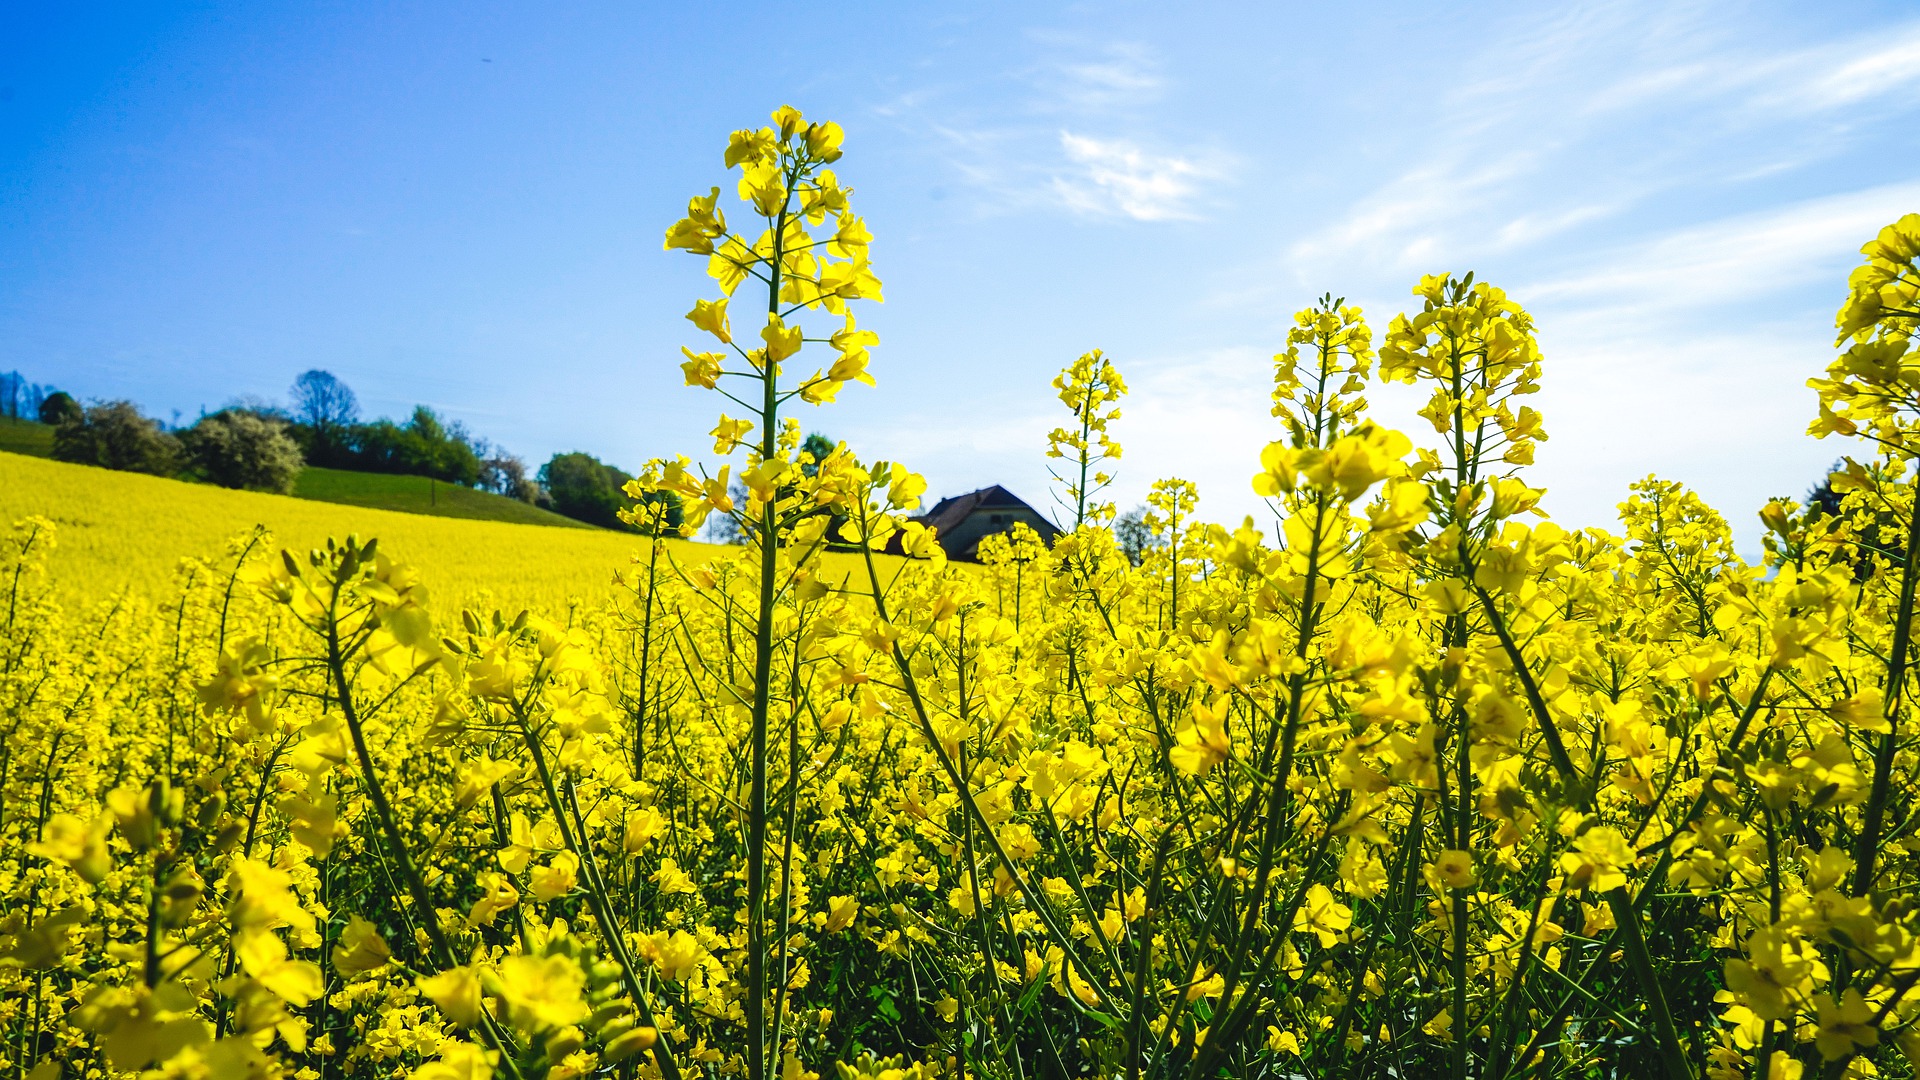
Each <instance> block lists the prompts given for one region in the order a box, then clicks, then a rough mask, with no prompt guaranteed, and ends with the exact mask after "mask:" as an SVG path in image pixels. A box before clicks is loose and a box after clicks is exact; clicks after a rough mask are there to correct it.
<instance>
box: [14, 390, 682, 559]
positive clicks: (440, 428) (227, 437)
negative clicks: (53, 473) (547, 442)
mask: <svg viewBox="0 0 1920 1080" xmlns="http://www.w3.org/2000/svg"><path fill="white" fill-rule="evenodd" d="M0 416H5V417H8V418H12V419H28V418H34V419H38V420H39V421H40V422H41V423H44V424H50V425H52V426H53V429H54V433H53V456H54V457H55V458H57V459H59V460H61V461H69V462H75V463H78V464H83V465H95V466H99V467H101V468H108V469H120V470H124V471H129V472H142V473H150V474H153V475H156V476H178V477H185V478H189V479H197V480H204V481H206V482H208V483H214V484H219V485H221V486H222V487H231V488H245V489H249V490H253V491H272V492H281V493H286V492H290V491H292V490H293V485H294V481H295V480H296V479H297V478H298V477H299V475H300V470H301V469H302V468H303V467H305V466H308V465H314V466H320V467H324V468H333V469H352V470H357V471H360V472H376V473H397V474H401V475H407V476H426V477H432V478H434V479H436V480H440V481H443V482H445V483H449V484H459V485H462V486H465V487H470V488H475V489H477V490H481V491H488V492H492V493H494V494H498V495H504V496H506V497H508V498H513V499H519V500H520V501H522V502H527V503H532V504H534V505H536V506H541V507H545V508H547V509H550V510H552V511H554V512H555V513H559V514H563V515H565V516H567V517H570V518H574V519H575V520H578V521H584V522H587V523H589V524H593V525H599V526H602V527H605V528H609V529H623V530H627V531H634V526H631V525H629V524H627V523H625V522H623V521H621V520H620V516H619V515H620V514H621V512H622V511H627V510H631V509H632V508H633V506H634V503H635V500H634V499H632V498H631V497H629V496H628V495H627V494H626V493H625V491H624V490H623V489H624V488H625V486H626V483H627V481H629V480H631V479H632V477H631V476H629V475H628V474H627V473H625V472H623V471H622V470H620V469H619V468H617V467H615V466H613V465H609V464H607V463H605V462H602V461H600V460H599V459H598V458H595V457H594V456H592V455H591V454H585V453H579V452H574V453H565V454H556V455H554V456H553V458H552V459H550V460H549V461H548V462H547V463H546V464H545V465H543V466H541V467H540V468H539V470H538V471H537V473H536V472H534V471H531V470H529V469H528V468H527V464H526V462H525V461H523V460H521V459H520V458H519V457H517V456H515V455H514V454H512V453H510V452H508V451H507V450H506V449H505V448H503V447H500V446H498V445H496V444H494V443H491V442H489V441H487V440H486V439H483V438H479V437H477V436H475V435H473V434H472V433H471V432H469V431H468V430H467V429H466V427H465V426H464V425H462V424H460V423H459V422H457V421H454V422H448V421H446V420H443V419H441V417H440V416H439V414H437V413H436V412H434V411H433V410H432V409H430V408H428V407H427V406H425V405H419V406H415V408H414V410H413V415H412V416H410V417H408V418H407V419H406V420H405V421H404V422H395V421H393V420H388V419H378V420H371V421H366V422H362V421H361V419H360V402H359V398H358V397H357V396H356V395H355V394H354V392H353V389H352V388H351V387H349V386H348V385H347V384H346V383H345V382H343V381H342V380H340V379H339V378H338V377H336V376H335V375H333V374H332V373H330V372H326V371H321V370H318V369H316V370H312V371H307V372H304V373H302V374H301V375H300V377H299V378H297V379H295V380H294V382H293V387H292V389H291V392H290V394H289V403H288V405H287V406H286V407H284V408H282V407H280V406H278V405H275V404H273V403H270V402H262V401H258V400H251V401H240V402H236V403H234V404H231V405H229V406H227V407H225V408H223V409H221V410H220V411H218V412H214V413H209V414H207V415H204V416H202V417H200V418H199V419H198V420H197V421H195V422H194V423H193V424H192V425H191V426H186V427H180V428H176V429H174V430H168V429H167V427H166V426H165V425H163V424H161V423H160V422H158V421H156V420H154V419H152V418H151V417H148V416H146V415H144V414H142V413H141V412H140V410H139V408H138V407H137V406H135V405H134V404H133V403H132V402H129V401H96V402H93V403H90V404H87V405H82V404H81V403H79V402H77V401H75V400H74V399H73V397H72V396H70V395H68V394H66V393H64V392H62V391H59V390H55V389H54V388H52V387H48V386H40V385H37V384H33V383H29V382H27V381H26V380H25V378H24V377H22V376H21V375H20V373H18V372H6V373H0ZM650 498H656V499H660V500H661V501H664V502H666V503H667V504H668V509H667V514H666V525H667V526H668V527H669V528H671V529H678V528H679V526H680V524H681V523H682V521H683V515H682V513H681V509H680V506H679V503H678V500H677V499H675V498H674V497H673V496H671V495H666V494H657V495H654V496H650Z"/></svg>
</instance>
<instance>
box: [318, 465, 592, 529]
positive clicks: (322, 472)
mask: <svg viewBox="0 0 1920 1080" xmlns="http://www.w3.org/2000/svg"><path fill="white" fill-rule="evenodd" d="M293 497H294V498H296V499H315V500H317V501H319V502H330V503H343V504H345V505H347V506H364V507H369V508H372V509H376V510H400V511H403V512H405V513H409V514H432V515H434V516H436V517H451V518H472V519H476V520H481V521H516V522H519V523H521V524H524V525H554V526H558V527H561V528H569V529H592V528H594V526H592V525H588V524H586V523H585V522H580V521H575V520H573V519H572V518H570V517H563V516H561V515H559V514H556V513H554V512H553V511H551V510H542V509H540V508H539V507H537V506H530V505H528V504H527V503H523V502H521V501H520V500H518V499H509V498H506V497H505V496H502V495H494V494H491V493H489V492H485V491H475V490H473V489H472V488H463V487H459V486H456V485H453V484H443V483H440V482H438V481H435V480H430V479H428V478H426V477H424V476H395V475H392V474H388V473H366V472H350V471H348V470H346V469H321V468H315V467H313V466H308V467H307V468H305V469H303V470H301V472H300V478H299V479H298V480H296V481H294V484H293Z"/></svg>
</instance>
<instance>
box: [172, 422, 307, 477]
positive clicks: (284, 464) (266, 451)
mask: <svg viewBox="0 0 1920 1080" xmlns="http://www.w3.org/2000/svg"><path fill="white" fill-rule="evenodd" d="M181 442H182V443H184V444H185V446H186V452H187V459H188V460H189V461H190V462H191V463H192V464H193V466H194V467H195V468H196V469H198V470H199V471H200V472H201V473H202V474H203V475H205V476H206V478H207V479H208V480H211V481H212V482H214V483H216V484H219V485H220V486H221V487H230V488H245V489H247V490H249V491H275V492H280V493H282V494H285V493H286V492H290V491H292V490H293V482H294V480H295V479H296V478H297V477H299V475H300V469H301V468H302V466H303V465H304V464H305V462H303V461H302V460H301V457H300V447H299V445H298V444H296V443H295V442H294V441H293V439H291V438H290V437H288V435H287V429H286V425H285V424H283V423H281V422H280V421H278V420H275V419H273V418H272V417H264V416H260V415H258V414H256V413H253V412H249V411H246V410H243V409H223V410H221V411H220V412H217V413H214V414H213V415H211V416H203V417H201V418H200V422H199V423H197V424H195V425H193V427H192V428H191V429H189V430H188V431H187V432H186V434H185V436H184V437H183V438H182V439H181Z"/></svg>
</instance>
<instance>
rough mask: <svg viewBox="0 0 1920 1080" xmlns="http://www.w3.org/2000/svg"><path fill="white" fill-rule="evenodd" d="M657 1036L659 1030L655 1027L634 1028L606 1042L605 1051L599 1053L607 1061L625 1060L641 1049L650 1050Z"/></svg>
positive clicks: (658, 1035)
mask: <svg viewBox="0 0 1920 1080" xmlns="http://www.w3.org/2000/svg"><path fill="white" fill-rule="evenodd" d="M659 1038H660V1031H659V1029H657V1028H650V1027H637V1028H634V1029H633V1030H632V1031H629V1032H627V1033H626V1034H625V1035H622V1036H620V1037H619V1038H617V1039H615V1040H613V1041H612V1042H610V1043H608V1044H607V1052H606V1053H605V1054H603V1055H601V1057H602V1060H605V1061H608V1062H620V1061H625V1060H626V1059H628V1058H630V1057H632V1056H633V1055H635V1054H638V1053H640V1052H641V1051H643V1050H651V1049H652V1048H653V1044H654V1043H655V1042H656V1041H658V1040H659Z"/></svg>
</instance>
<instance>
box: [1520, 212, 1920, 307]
mask: <svg viewBox="0 0 1920 1080" xmlns="http://www.w3.org/2000/svg"><path fill="white" fill-rule="evenodd" d="M1915 208H1920V182H1909V183H1903V184H1889V185H1885V186H1883V187H1876V188H1871V189H1868V190H1866V191H1856V192H1849V193H1847V194H1844V195H1832V196H1827V197H1824V198H1818V199H1809V200H1805V201H1803V202H1798V203H1793V204H1791V205H1788V206H1785V207H1780V208H1775V209H1770V210H1765V211H1762V212H1759V213H1753V214H1743V215H1740V216H1738V217H1733V218H1728V219H1725V220H1722V221H1714V222H1709V223H1707V224H1704V225H1697V226H1691V227H1688V228H1683V229H1679V230H1676V231H1673V232H1669V233H1667V234H1665V235H1661V236H1658V237H1655V238H1653V239H1650V240H1645V241H1641V242H1639V243H1635V244H1630V245H1627V246H1624V247H1620V248H1616V249H1615V250H1614V251H1612V252H1611V253H1608V254H1606V255H1604V256H1602V257H1601V259H1599V260H1598V261H1597V262H1596V263H1595V264H1594V265H1591V266H1589V267H1587V268H1585V269H1583V270H1580V271H1578V272H1576V273H1574V274H1571V275H1568V276H1564V277H1560V278H1558V279H1550V280H1547V281H1542V282H1539V283H1536V284H1532V285H1527V286H1524V287H1523V288H1521V289H1520V290H1517V291H1519V292H1521V293H1523V294H1524V296H1525V297H1526V299H1527V300H1528V301H1529V302H1535V301H1540V302H1552V303H1556V304H1559V305H1562V306H1571V307H1576V308H1586V309H1601V310H1606V311H1608V312H1609V313H1610V314H1612V313H1617V312H1618V311H1619V309H1628V310H1630V311H1631V312H1632V313H1634V314H1635V315H1636V316H1639V317H1642V318H1643V317H1644V316H1646V315H1647V314H1649V313H1650V312H1653V311H1663V312H1671V311H1675V310H1677V309H1696V308H1701V307H1705V306H1708V305H1714V304H1724V303H1730V302H1744V301H1752V300H1756V299H1759V298H1761V297H1764V296H1765V295H1767V294H1770V293H1777V292H1781V291H1784V290H1788V289H1794V288H1798V287H1801V286H1805V285H1808V284H1810V283H1816V282H1820V281H1823V280H1830V281H1832V282H1833V292H1834V293H1835V302H1836V303H1837V302H1838V298H1839V292H1840V289H1841V287H1842V286H1841V283H1842V282H1843V281H1844V280H1845V276H1844V275H1845V273H1846V269H1845V265H1844V264H1845V263H1847V262H1849V261H1851V259H1852V257H1853V253H1854V252H1855V251H1857V250H1858V249H1859V247H1860V245H1861V244H1864V243H1865V242H1867V241H1868V240H1870V239H1872V238H1873V236H1874V234H1876V233H1878V232H1879V231H1880V228H1881V226H1883V225H1885V224H1887V223H1888V222H1890V221H1893V220H1894V219H1896V218H1898V217H1899V216H1900V215H1902V214H1906V213H1912V212H1913V211H1914V209H1915ZM1636 321H1638V320H1636Z"/></svg>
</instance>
